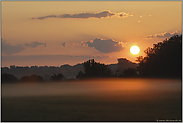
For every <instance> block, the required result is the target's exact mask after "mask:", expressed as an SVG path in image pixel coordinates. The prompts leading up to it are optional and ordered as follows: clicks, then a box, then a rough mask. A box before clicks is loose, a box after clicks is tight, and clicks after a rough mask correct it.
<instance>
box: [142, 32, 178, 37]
mask: <svg viewBox="0 0 183 123" xmlns="http://www.w3.org/2000/svg"><path fill="white" fill-rule="evenodd" d="M174 35H181V34H180V33H178V32H177V31H175V32H172V33H169V32H164V33H160V34H155V35H154V36H153V35H148V36H147V37H145V38H143V39H153V38H169V37H171V36H174Z"/></svg>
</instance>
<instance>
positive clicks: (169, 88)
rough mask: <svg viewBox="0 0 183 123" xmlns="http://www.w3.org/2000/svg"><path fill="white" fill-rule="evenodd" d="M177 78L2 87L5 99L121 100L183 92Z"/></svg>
mask: <svg viewBox="0 0 183 123" xmlns="http://www.w3.org/2000/svg"><path fill="white" fill-rule="evenodd" d="M181 87H182V86H181V80H176V79H172V80H171V79H125V78H123V79H121V78H110V79H91V80H78V81H65V82H47V83H16V84H2V97H28V96H92V97H100V98H101V97H104V98H109V99H111V98H117V97H118V98H117V99H119V97H120V99H123V98H124V99H125V100H126V99H130V100H131V99H132V100H133V99H154V98H160V97H166V96H167V95H166V94H168V93H179V92H181Z"/></svg>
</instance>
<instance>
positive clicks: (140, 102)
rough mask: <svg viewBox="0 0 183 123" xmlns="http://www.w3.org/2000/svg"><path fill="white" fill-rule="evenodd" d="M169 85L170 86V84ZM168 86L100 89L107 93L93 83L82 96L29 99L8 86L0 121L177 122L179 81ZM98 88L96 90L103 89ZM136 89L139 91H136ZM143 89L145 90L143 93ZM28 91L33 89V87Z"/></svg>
mask: <svg viewBox="0 0 183 123" xmlns="http://www.w3.org/2000/svg"><path fill="white" fill-rule="evenodd" d="M172 82H173V84H171V83H172ZM139 83H140V82H139ZM174 83H175V84H174ZM69 84H71V83H69ZM69 84H68V85H69ZM75 84H76V83H75ZM80 84H81V83H80ZM168 84H169V85H167V84H165V83H163V84H161V88H162V87H163V88H168V89H161V88H159V89H157V87H156V88H153V89H152V88H148V87H150V86H152V85H146V86H144V85H143V86H142V82H141V86H140V84H137V85H136V86H134V87H131V86H130V87H131V88H130V89H125V88H123V89H121V86H123V87H127V85H125V84H122V85H119V84H116V85H115V86H112V85H111V86H110V84H109V83H108V84H105V86H103V88H107V89H103V90H102V91H98V90H97V89H96V88H97V87H98V86H97V85H100V84H97V83H96V86H94V85H90V86H85V87H86V88H85V89H86V90H85V91H81V92H82V93H83V94H81V93H80V94H65V95H48V96H46V95H37V96H35V95H31V94H29V96H25V95H23V96H17V95H13V90H12V88H10V87H9V85H8V87H6V86H4V85H2V97H1V121H154V122H156V121H157V120H159V121H162V120H169V121H173V120H174V121H179V122H180V121H182V89H181V87H179V86H181V80H178V81H177V80H176V81H175V80H173V81H170V82H168ZM48 85H49V84H48ZM61 85H62V84H61ZM61 85H60V86H61ZM81 85H82V84H81ZM101 85H102V84H101ZM101 85H100V86H99V89H100V88H102V86H101ZM113 85H114V84H113ZM138 85H139V87H138V88H136V87H137V86H138ZM10 86H13V85H10ZM49 86H50V85H49ZM57 86H58V85H57ZM5 87H6V89H7V88H10V89H11V90H12V95H13V96H11V95H10V94H9V95H7V93H6V92H5V89H4V88H5ZM36 87H37V86H36ZM79 87H81V86H78V87H77V89H78V90H80V88H79ZM144 87H146V88H145V89H143V88H144ZM158 87H160V85H158ZM21 88H22V87H21ZM31 88H32V89H34V88H35V87H31ZM64 88H65V86H64ZM72 88H73V86H72ZM81 88H83V86H82V87H81ZM91 88H92V90H95V92H92V91H91V90H90V91H89V93H87V90H89V89H91ZM109 88H110V89H109ZM111 88H117V89H111ZM77 89H75V90H77ZM19 90H21V89H19ZM9 91H10V90H9ZM33 91H34V90H33ZM57 91H58V90H57ZM75 92H76V93H77V91H74V92H73V93H75ZM84 92H86V93H84ZM27 93H28V92H27ZM4 95H5V96H4Z"/></svg>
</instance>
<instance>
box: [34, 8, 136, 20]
mask: <svg viewBox="0 0 183 123" xmlns="http://www.w3.org/2000/svg"><path fill="white" fill-rule="evenodd" d="M114 15H117V16H119V17H122V18H124V17H128V16H133V15H130V14H129V13H126V12H121V13H114V12H110V11H109V10H105V11H102V12H98V13H85V12H82V13H79V14H61V15H54V14H53V15H47V16H42V17H37V18H32V19H40V20H44V19H47V18H80V19H89V18H99V19H100V18H106V17H111V16H114Z"/></svg>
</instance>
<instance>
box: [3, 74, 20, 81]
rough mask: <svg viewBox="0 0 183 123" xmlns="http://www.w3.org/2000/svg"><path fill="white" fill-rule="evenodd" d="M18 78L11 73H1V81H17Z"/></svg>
mask: <svg viewBox="0 0 183 123" xmlns="http://www.w3.org/2000/svg"><path fill="white" fill-rule="evenodd" d="M17 81H18V78H17V77H15V76H14V75H12V74H7V73H3V74H1V82H2V83H4V82H17Z"/></svg>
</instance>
